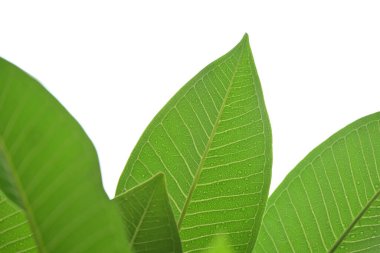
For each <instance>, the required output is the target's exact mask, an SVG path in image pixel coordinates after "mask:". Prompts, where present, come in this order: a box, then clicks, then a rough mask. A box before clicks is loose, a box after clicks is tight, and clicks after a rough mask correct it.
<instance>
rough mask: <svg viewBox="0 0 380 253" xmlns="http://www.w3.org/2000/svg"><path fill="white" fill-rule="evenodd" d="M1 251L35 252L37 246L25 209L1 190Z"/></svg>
mask: <svg viewBox="0 0 380 253" xmlns="http://www.w3.org/2000/svg"><path fill="white" fill-rule="evenodd" d="M0 252H2V253H14V252H23V253H26V252H28V253H34V252H37V246H36V244H35V242H34V238H33V235H32V232H31V231H30V228H29V224H28V220H27V219H26V217H25V213H24V211H23V210H22V209H21V208H20V207H19V206H17V205H15V204H14V203H12V202H11V201H9V200H8V199H7V197H6V196H5V195H4V194H3V193H2V192H1V191H0Z"/></svg>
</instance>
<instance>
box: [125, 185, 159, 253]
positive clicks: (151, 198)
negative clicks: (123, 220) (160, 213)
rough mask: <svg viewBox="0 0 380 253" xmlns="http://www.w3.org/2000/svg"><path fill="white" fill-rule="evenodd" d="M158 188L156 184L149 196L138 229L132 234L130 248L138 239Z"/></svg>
mask: <svg viewBox="0 0 380 253" xmlns="http://www.w3.org/2000/svg"><path fill="white" fill-rule="evenodd" d="M156 189H157V185H156V187H155V188H154V189H153V191H152V195H150V198H149V200H148V203H147V205H146V207H145V208H144V212H143V213H142V215H141V218H140V221H139V224H137V227H136V230H135V232H134V234H133V236H132V239H131V241H130V249H132V248H133V243H134V242H135V240H136V237H137V234H138V233H139V232H140V231H139V230H140V227H141V225H142V223H143V221H144V219H145V216H146V214H147V212H148V209H149V207H150V205H151V203H152V200H153V195H154V193H155V191H156Z"/></svg>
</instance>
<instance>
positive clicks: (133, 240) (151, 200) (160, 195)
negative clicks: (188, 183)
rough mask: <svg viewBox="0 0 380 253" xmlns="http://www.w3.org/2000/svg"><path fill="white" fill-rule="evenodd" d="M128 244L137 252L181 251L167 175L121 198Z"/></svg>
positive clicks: (148, 182)
mask: <svg viewBox="0 0 380 253" xmlns="http://www.w3.org/2000/svg"><path fill="white" fill-rule="evenodd" d="M114 201H115V202H116V203H117V204H118V206H119V207H120V209H121V213H122V216H123V218H124V219H123V220H124V225H125V228H126V230H127V232H128V237H129V240H130V241H129V243H130V245H131V247H133V249H134V252H136V253H140V252H145V253H161V252H165V253H180V252H182V248H181V240H180V238H179V234H178V229H177V224H176V222H175V220H174V216H173V212H172V209H171V207H170V203H169V198H168V195H167V192H166V186H165V178H164V174H162V173H159V174H157V175H156V176H154V177H153V178H152V179H150V180H149V181H147V182H145V183H142V184H141V185H139V186H137V187H135V188H133V189H131V190H129V191H127V192H125V193H122V194H120V195H118V196H117V197H116V198H115V199H114Z"/></svg>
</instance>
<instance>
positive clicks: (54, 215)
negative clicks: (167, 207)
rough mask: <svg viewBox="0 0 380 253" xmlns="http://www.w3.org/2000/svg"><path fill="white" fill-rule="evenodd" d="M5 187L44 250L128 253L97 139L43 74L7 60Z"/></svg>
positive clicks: (0, 170) (0, 163)
mask: <svg viewBox="0 0 380 253" xmlns="http://www.w3.org/2000/svg"><path fill="white" fill-rule="evenodd" d="M0 186H1V190H2V191H3V193H5V195H6V196H7V198H8V199H9V200H11V201H13V202H14V203H15V204H17V205H18V206H19V207H20V208H22V209H23V210H24V212H25V215H26V217H27V219H28V221H29V225H30V229H31V231H32V232H33V234H34V239H35V242H36V245H37V248H38V250H39V252H54V253H60V252H65V253H67V252H93V253H94V252H99V253H104V252H128V248H127V242H126V239H125V235H124V230H123V228H122V225H121V219H120V218H119V216H118V215H117V210H116V208H115V207H114V206H113V205H112V204H111V202H110V201H109V200H108V199H107V197H106V195H105V193H104V190H103V188H102V185H101V178H100V170H99V165H98V159H97V155H96V152H95V149H94V147H93V145H92V143H91V141H90V140H89V139H88V137H87V135H86V134H85V133H84V131H83V130H82V128H81V127H80V126H79V124H78V123H77V122H76V121H75V120H74V119H73V118H72V117H71V115H70V114H69V113H68V112H67V111H66V110H65V109H64V108H63V107H62V106H61V105H60V104H59V103H58V102H57V101H56V100H55V99H54V98H53V97H52V96H51V95H50V94H49V93H48V92H47V91H46V90H45V89H44V88H43V87H42V86H41V85H40V84H39V83H38V82H37V81H36V80H35V79H33V78H32V77H30V76H29V75H28V74H26V73H25V72H23V71H21V70H20V69H19V68H17V67H16V66H14V65H12V64H10V63H9V62H7V61H5V60H3V59H0ZM2 222H3V221H2ZM8 229H11V227H10V228H8ZM1 237H2V238H3V236H1ZM20 238H21V237H19V239H20ZM0 247H1V246H0Z"/></svg>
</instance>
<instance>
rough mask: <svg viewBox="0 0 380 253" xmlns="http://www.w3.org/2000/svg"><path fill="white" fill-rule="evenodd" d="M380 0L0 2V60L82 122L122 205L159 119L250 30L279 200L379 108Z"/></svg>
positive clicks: (105, 178)
mask: <svg viewBox="0 0 380 253" xmlns="http://www.w3.org/2000/svg"><path fill="white" fill-rule="evenodd" d="M53 2H54V3H53ZM378 2H379V1H364V0H361V1H349V0H344V1H333V0H329V1H305V0H302V1H290V0H287V1H236V0H235V1H221V0H218V1H206V0H203V1H194V0H192V1H186V2H185V1H179V0H177V1H163V0H160V1H94V0H92V1H67V0H66V1H60V2H58V1H17V0H10V1H1V0H0V56H1V57H4V58H5V59H7V60H9V61H11V62H13V63H15V64H16V65H18V66H19V67H21V68H23V69H24V70H26V71H27V72H29V73H30V74H32V75H33V76H35V77H36V78H37V79H39V80H40V81H41V82H42V83H43V84H44V85H45V87H47V88H48V89H49V90H50V91H51V92H52V93H53V94H54V95H55V96H56V97H57V98H58V99H59V100H60V101H61V102H62V103H63V105H64V106H65V107H66V108H67V109H68V110H69V111H70V112H71V113H72V114H73V115H74V117H75V118H76V119H77V120H78V121H79V122H80V123H81V125H82V126H83V127H84V129H85V130H86V131H87V133H88V135H89V136H90V138H91V139H92V140H93V142H94V144H95V146H96V148H97V150H98V154H99V158H100V162H101V166H102V174H103V181H104V184H105V188H106V190H107V193H108V194H109V195H110V196H113V194H114V191H115V188H116V184H117V181H118V178H119V175H120V174H121V172H122V170H123V167H124V165H125V163H126V160H127V158H128V156H129V154H130V152H131V151H132V149H133V147H134V145H135V144H136V142H137V140H138V138H139V137H140V135H141V134H142V132H143V130H144V129H145V127H146V126H147V125H148V123H149V122H150V120H151V119H152V118H153V116H154V115H155V114H156V113H157V112H158V111H159V110H160V108H161V107H162V106H163V105H164V104H165V103H166V102H167V101H168V100H169V99H170V97H171V96H173V95H174V94H175V92H176V91H177V90H178V89H179V88H180V87H181V86H182V85H184V84H185V83H186V82H187V81H188V80H189V79H190V78H191V77H192V76H194V75H195V74H196V73H197V72H198V71H199V70H201V69H202V68H203V67H204V66H206V65H207V64H208V63H210V62H211V61H212V60H214V59H216V58H218V57H219V56H221V55H223V54H224V53H225V52H227V51H228V50H229V49H231V48H232V47H233V46H234V45H235V44H236V43H237V42H238V41H239V40H240V38H241V37H242V36H243V34H244V33H245V32H247V33H248V34H249V35H250V41H251V46H252V50H253V54H254V57H255V61H256V65H257V68H258V71H259V75H260V78H261V83H262V86H263V90H264V96H265V100H266V105H267V109H268V112H269V116H270V120H271V123H272V131H273V149H274V162H273V178H272V186H271V191H273V190H274V189H275V187H276V186H277V185H278V184H279V183H280V182H281V181H282V179H283V178H284V177H285V176H286V174H287V173H288V172H289V171H290V170H291V169H292V168H293V167H294V166H295V165H296V164H297V163H298V162H299V161H300V160H301V159H302V158H303V157H304V156H305V155H306V154H307V153H308V152H310V151H311V150H312V149H313V148H314V147H316V146H317V145H318V144H319V143H321V142H322V141H323V140H324V139H326V138H327V137H328V136H330V135H331V134H333V133H334V132H335V131H337V130H339V129H340V128H342V127H344V126H345V125H346V124H348V123H350V122H352V121H354V120H356V119H358V118H360V117H362V116H365V115H367V114H370V113H373V112H375V111H378V110H380V3H378Z"/></svg>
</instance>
